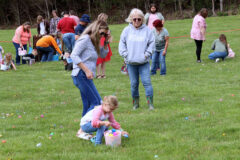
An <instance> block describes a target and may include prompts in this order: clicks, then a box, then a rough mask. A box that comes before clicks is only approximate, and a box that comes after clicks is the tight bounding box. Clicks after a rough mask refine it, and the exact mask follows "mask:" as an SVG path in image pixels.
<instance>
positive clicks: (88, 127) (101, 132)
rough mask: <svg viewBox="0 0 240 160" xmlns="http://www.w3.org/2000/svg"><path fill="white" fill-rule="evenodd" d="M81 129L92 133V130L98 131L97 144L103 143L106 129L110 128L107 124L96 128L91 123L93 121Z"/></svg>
mask: <svg viewBox="0 0 240 160" xmlns="http://www.w3.org/2000/svg"><path fill="white" fill-rule="evenodd" d="M81 129H82V130H83V131H84V132H86V133H92V132H97V134H96V140H95V144H101V143H102V137H103V135H104V131H106V130H107V129H108V127H107V126H101V127H100V128H94V127H93V126H92V124H91V122H88V123H86V124H84V125H83V126H81Z"/></svg>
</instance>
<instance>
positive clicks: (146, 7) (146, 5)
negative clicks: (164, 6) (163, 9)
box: [144, 0, 150, 11]
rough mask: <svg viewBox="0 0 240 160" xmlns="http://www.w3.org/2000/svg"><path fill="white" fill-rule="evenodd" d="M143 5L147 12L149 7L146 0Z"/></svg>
mask: <svg viewBox="0 0 240 160" xmlns="http://www.w3.org/2000/svg"><path fill="white" fill-rule="evenodd" d="M144 5H145V10H146V11H148V10H149V6H150V2H149V0H146V1H145V3H144Z"/></svg>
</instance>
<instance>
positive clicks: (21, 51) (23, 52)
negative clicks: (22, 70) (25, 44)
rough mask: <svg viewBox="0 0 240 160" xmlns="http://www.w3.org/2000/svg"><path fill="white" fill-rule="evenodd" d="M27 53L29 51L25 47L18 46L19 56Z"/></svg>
mask: <svg viewBox="0 0 240 160" xmlns="http://www.w3.org/2000/svg"><path fill="white" fill-rule="evenodd" d="M26 54H27V51H26V50H25V49H23V48H21V47H20V48H18V55H19V56H25V55H26Z"/></svg>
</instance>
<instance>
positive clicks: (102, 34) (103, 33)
mask: <svg viewBox="0 0 240 160" xmlns="http://www.w3.org/2000/svg"><path fill="white" fill-rule="evenodd" d="M100 35H101V36H104V37H107V36H108V34H107V33H105V32H101V33H100Z"/></svg>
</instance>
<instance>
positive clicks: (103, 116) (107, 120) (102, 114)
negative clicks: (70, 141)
mask: <svg viewBox="0 0 240 160" xmlns="http://www.w3.org/2000/svg"><path fill="white" fill-rule="evenodd" d="M117 107H118V101H117V98H116V96H106V97H104V100H103V103H102V105H100V106H97V107H95V108H94V109H93V110H91V111H89V112H88V113H87V114H86V115H85V116H83V117H82V119H81V122H80V126H81V129H80V130H82V131H83V132H82V133H84V132H85V134H82V133H79V136H78V137H79V138H82V139H86V140H89V139H90V138H91V137H92V136H91V135H90V134H89V133H92V132H97V133H96V139H95V144H96V145H97V144H101V143H102V137H103V135H104V132H105V130H107V129H108V127H110V126H112V127H113V128H115V129H120V130H122V129H121V126H120V124H119V123H118V122H117V121H116V120H115V119H114V116H113V113H112V112H113V111H114V110H115V109H116V108H117ZM124 134H127V135H128V133H127V132H125V131H122V135H124Z"/></svg>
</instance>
